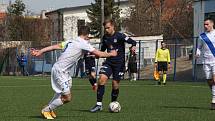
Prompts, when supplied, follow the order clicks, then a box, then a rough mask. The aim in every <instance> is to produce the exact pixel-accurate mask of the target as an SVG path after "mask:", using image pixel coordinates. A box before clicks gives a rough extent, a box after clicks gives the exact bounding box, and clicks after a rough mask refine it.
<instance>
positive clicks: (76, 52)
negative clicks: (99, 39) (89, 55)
mask: <svg viewBox="0 0 215 121" xmlns="http://www.w3.org/2000/svg"><path fill="white" fill-rule="evenodd" d="M62 47H63V52H62V53H61V55H60V57H59V58H58V60H57V62H56V63H55V64H54V67H57V68H58V70H60V71H63V72H67V71H70V70H71V68H72V66H74V65H75V64H76V62H77V61H78V60H79V59H80V58H82V57H83V56H84V52H85V51H89V52H92V51H93V50H94V49H95V48H94V47H93V46H92V45H90V43H89V42H88V41H86V40H84V39H81V38H80V37H78V38H77V39H75V40H68V41H65V42H63V43H62Z"/></svg>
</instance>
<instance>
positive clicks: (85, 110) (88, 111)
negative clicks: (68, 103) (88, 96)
mask: <svg viewBox="0 0 215 121" xmlns="http://www.w3.org/2000/svg"><path fill="white" fill-rule="evenodd" d="M73 111H78V112H86V113H90V114H96V113H110V112H109V111H105V110H102V111H99V112H95V113H91V112H90V110H87V109H73Z"/></svg>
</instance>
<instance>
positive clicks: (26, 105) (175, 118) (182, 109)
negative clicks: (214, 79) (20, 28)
mask: <svg viewBox="0 0 215 121" xmlns="http://www.w3.org/2000/svg"><path fill="white" fill-rule="evenodd" d="M110 82H111V81H109V82H108V84H107V86H106V88H105V96H104V99H103V108H104V110H103V111H102V112H98V113H90V112H89V109H90V108H91V107H92V106H94V105H95V100H96V93H95V92H93V91H92V90H91V86H90V84H89V82H88V80H87V79H73V87H72V93H73V100H72V102H70V103H68V104H66V105H64V106H62V107H60V108H58V109H57V111H56V112H57V118H56V119H55V120H56V121H212V120H214V118H215V115H214V114H215V111H212V110H210V100H211V99H210V98H211V96H210V90H209V89H208V87H207V85H206V83H199V82H198V83H197V82H196V83H193V82H183V83H182V82H168V83H167V85H166V86H156V85H155V82H154V81H143V80H140V81H137V82H128V81H127V80H122V81H121V86H120V95H119V99H118V100H119V102H120V104H121V106H122V110H121V112H120V113H109V112H108V104H109V103H110V92H111V83H110ZM0 92H1V96H0V121H39V120H44V119H43V118H42V117H41V116H40V110H41V108H42V106H43V105H45V104H47V103H48V101H49V100H50V99H51V98H52V96H53V94H54V92H53V91H52V88H51V85H50V79H49V78H47V77H44V78H42V77H3V76H2V77H0Z"/></svg>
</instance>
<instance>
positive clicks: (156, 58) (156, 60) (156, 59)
mask: <svg viewBox="0 0 215 121" xmlns="http://www.w3.org/2000/svg"><path fill="white" fill-rule="evenodd" d="M157 62H158V50H157V51H156V54H155V63H157Z"/></svg>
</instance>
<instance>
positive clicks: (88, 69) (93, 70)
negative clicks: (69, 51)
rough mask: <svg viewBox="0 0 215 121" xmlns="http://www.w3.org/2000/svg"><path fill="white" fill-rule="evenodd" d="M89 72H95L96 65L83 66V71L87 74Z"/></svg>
mask: <svg viewBox="0 0 215 121" xmlns="http://www.w3.org/2000/svg"><path fill="white" fill-rule="evenodd" d="M91 72H96V67H86V68H85V73H86V74H87V75H90V74H91Z"/></svg>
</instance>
